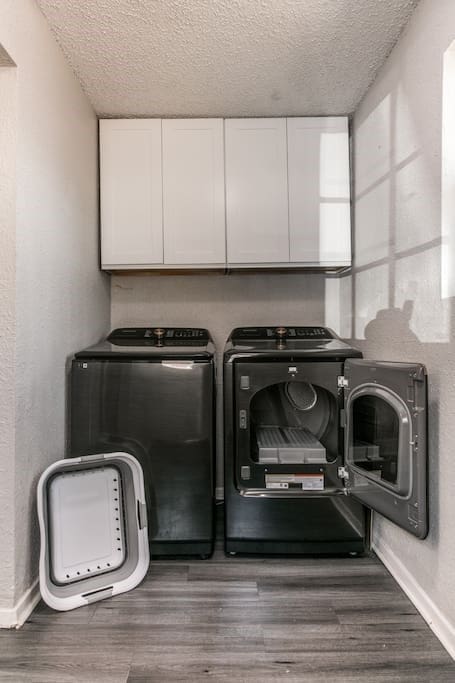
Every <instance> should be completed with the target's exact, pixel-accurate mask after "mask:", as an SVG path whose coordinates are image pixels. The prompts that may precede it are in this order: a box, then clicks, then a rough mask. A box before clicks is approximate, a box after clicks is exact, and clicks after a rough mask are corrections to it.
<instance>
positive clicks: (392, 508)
mask: <svg viewBox="0 0 455 683" xmlns="http://www.w3.org/2000/svg"><path fill="white" fill-rule="evenodd" d="M344 375H345V379H346V380H347V388H346V389H345V410H346V434H345V453H346V463H345V464H346V469H347V471H348V474H349V479H348V480H347V481H346V485H347V487H348V490H349V492H350V493H351V495H352V496H353V497H355V498H356V499H357V500H359V501H360V502H362V503H363V504H364V505H366V506H368V507H369V508H371V509H372V510H375V511H377V512H379V513H381V514H382V515H384V516H385V517H387V518H388V519H390V520H392V521H393V522H395V523H396V524H398V525H399V526H401V527H402V528H403V529H406V530H407V531H409V532H411V533H412V534H414V535H415V536H418V537H419V538H425V536H426V535H427V533H428V512H427V507H428V506H427V379H426V371H425V367H424V366H423V365H420V364H418V363H388V362H383V361H368V360H359V359H352V360H348V361H346V362H345V372H344Z"/></svg>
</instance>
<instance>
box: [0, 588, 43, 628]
mask: <svg viewBox="0 0 455 683" xmlns="http://www.w3.org/2000/svg"><path fill="white" fill-rule="evenodd" d="M40 598H41V594H40V590H39V579H36V581H34V583H32V585H31V586H30V588H28V589H27V590H26V591H25V593H24V594H23V595H22V597H21V598H20V600H18V602H17V603H16V604H15V606H14V607H11V609H0V628H20V627H21V626H22V624H24V622H25V621H26V620H27V619H28V617H29V616H30V614H31V613H32V612H33V610H34V609H35V607H36V605H37V604H38V602H39V600H40Z"/></svg>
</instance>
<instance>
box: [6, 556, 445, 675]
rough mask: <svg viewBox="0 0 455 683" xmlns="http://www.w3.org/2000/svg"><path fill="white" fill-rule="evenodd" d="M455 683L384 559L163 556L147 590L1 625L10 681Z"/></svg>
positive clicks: (151, 573) (43, 608)
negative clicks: (10, 626)
mask: <svg viewBox="0 0 455 683" xmlns="http://www.w3.org/2000/svg"><path fill="white" fill-rule="evenodd" d="M204 680H212V681H247V682H250V683H251V682H252V681H255V682H256V681H258V682H259V681H261V682H271V681H281V680H283V681H287V682H292V683H295V682H297V681H298V682H301V681H304V682H305V683H311V682H312V681H327V680H330V681H337V682H348V681H357V682H358V681H362V682H364V683H367V682H368V683H376V682H379V681H387V682H390V681H409V682H412V683H418V682H420V681H422V683H423V682H424V683H430V682H431V683H435V682H437V681H450V682H451V683H453V681H455V662H453V661H452V660H451V658H450V657H449V655H448V654H447V653H446V651H445V650H444V649H443V647H442V646H441V645H440V643H439V641H438V640H437V639H436V637H435V636H434V635H433V634H432V632H431V630H430V629H429V628H428V626H427V625H426V624H425V622H424V621H423V619H422V618H421V617H420V615H419V614H418V613H417V611H416V610H415V608H414V607H413V606H412V604H411V603H410V602H409V600H408V599H407V598H406V596H405V595H404V594H403V592H402V591H401V590H400V588H399V587H398V586H397V584H396V583H395V581H394V580H393V579H392V578H391V576H390V575H389V573H388V572H387V570H386V569H385V568H384V567H383V565H382V564H381V563H380V562H379V561H378V560H377V559H376V558H374V557H363V558H329V559H327V558H325V559H324V558H323V559H314V558H307V559H305V558H303V559H296V558H294V559H291V558H289V559H288V558H284V559H282V558H275V559H270V558H254V559H251V558H240V557H234V558H226V557H225V556H224V554H223V552H222V548H221V547H218V548H217V551H216V553H215V555H214V557H213V558H212V559H211V560H207V561H200V560H199V561H198V560H191V561H184V560H179V561H166V562H152V564H151V566H150V571H149V574H148V576H147V578H146V580H145V581H144V582H143V584H142V585H141V586H140V587H138V588H137V589H136V590H134V591H132V592H130V593H125V594H123V595H120V596H118V597H115V598H112V599H110V600H105V601H104V602H99V603H96V604H93V605H90V606H89V607H85V608H81V609H78V610H74V611H72V612H60V613H58V612H53V611H52V610H50V609H49V608H47V607H46V606H45V605H43V604H42V603H41V604H40V605H39V606H38V608H37V609H36V610H35V612H34V613H33V615H32V616H31V617H30V619H29V620H28V622H27V623H26V624H25V625H24V627H23V628H22V629H21V630H19V631H3V632H0V681H11V682H14V683H20V682H21V681H27V683H54V682H58V683H64V682H70V681H71V682H72V683H73V682H77V683H82V682H83V683H98V682H99V681H106V682H107V681H109V683H126V682H127V683H148V682H157V683H166V681H195V682H196V681H198V682H199V681H204Z"/></svg>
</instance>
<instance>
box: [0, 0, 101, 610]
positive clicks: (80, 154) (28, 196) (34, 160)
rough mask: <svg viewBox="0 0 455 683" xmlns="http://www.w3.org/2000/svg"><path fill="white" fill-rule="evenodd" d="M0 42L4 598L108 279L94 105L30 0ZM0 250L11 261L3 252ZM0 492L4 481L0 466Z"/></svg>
mask: <svg viewBox="0 0 455 683" xmlns="http://www.w3.org/2000/svg"><path fill="white" fill-rule="evenodd" d="M0 44H2V46H3V47H4V48H5V50H6V51H7V52H8V53H9V55H10V56H11V57H12V58H13V60H14V62H15V63H16V65H17V69H16V92H15V106H16V110H17V111H16V113H17V120H16V121H15V126H16V127H17V142H16V150H15V164H16V169H15V171H14V168H12V167H11V168H10V172H11V173H13V174H15V222H16V226H15V231H14V225H10V231H9V234H10V238H11V239H15V251H16V263H15V269H16V288H15V293H14V292H12V293H11V296H13V297H14V296H15V307H14V318H15V323H14V325H15V336H16V349H15V361H14V373H15V383H14V384H15V385H14V388H11V387H10V389H9V390H8V395H7V398H6V401H7V402H8V404H9V405H12V406H15V446H14V448H15V453H14V458H11V454H10V461H9V463H8V466H13V467H14V488H13V495H14V509H13V511H11V512H12V514H9V513H8V516H7V517H5V518H3V522H2V523H3V525H4V526H6V527H7V528H8V529H11V530H14V531H11V534H10V535H9V536H8V537H7V550H6V551H5V548H3V551H4V552H6V553H7V554H8V558H9V559H8V561H7V563H8V564H9V565H11V567H12V568H13V574H14V577H13V580H11V577H10V576H9V575H8V574H7V573H4V572H5V565H3V564H2V566H1V567H0V599H1V600H2V603H0V605H2V606H3V607H4V608H9V607H11V606H14V605H17V603H18V601H19V600H20V598H21V597H22V596H23V594H24V592H25V591H26V590H27V589H28V588H29V587H30V586H31V584H32V583H33V581H34V579H35V578H36V577H37V573H38V548H39V533H38V526H37V519H36V512H35V489H36V484H37V481H38V477H39V475H40V473H41V472H42V471H43V470H44V468H45V467H46V466H47V465H49V464H50V463H51V462H53V461H55V460H57V459H60V458H61V457H63V455H64V453H65V428H66V381H67V371H68V360H69V358H70V357H71V355H72V354H73V352H74V351H75V350H77V349H80V348H82V347H84V346H86V345H87V344H88V343H90V342H93V341H95V340H97V339H98V338H99V337H100V336H101V335H102V334H103V333H104V332H105V331H106V330H107V328H108V325H109V279H108V277H107V276H105V275H102V274H101V273H100V272H99V269H98V198H97V197H98V190H97V187H98V177H97V174H98V171H97V163H98V162H97V120H96V116H95V114H94V112H93V110H92V108H91V106H90V104H89V103H88V100H87V99H86V97H85V95H84V94H83V92H82V90H81V88H80V86H79V83H78V82H77V80H76V78H75V76H74V74H73V73H72V71H71V69H70V68H69V66H68V64H67V62H66V60H65V59H64V57H63V55H62V53H61V51H60V49H59V47H58V46H57V44H56V42H55V40H54V38H53V36H52V34H51V32H50V29H49V27H48V25H47V23H46V21H45V19H44V17H43V16H42V15H41V13H40V11H39V9H38V7H37V5H36V4H35V2H34V1H33V0H21V1H20V2H11V1H8V0H6V1H5V2H2V3H1V5H0ZM1 259H2V264H1V265H2V269H3V268H4V267H8V268H11V267H13V268H14V258H13V256H12V254H11V253H5V252H3V251H2V253H1ZM12 261H13V263H12ZM2 332H4V330H3V329H2ZM13 333H14V329H11V334H13ZM7 334H10V330H9V329H8V330H7ZM3 456H4V454H3V453H2V452H1V451H0V457H2V458H3ZM0 471H1V463H0ZM4 489H5V490H4ZM3 494H5V496H6V498H8V496H10V495H11V482H10V481H9V480H8V479H3V477H0V498H1V500H3ZM3 514H4V510H3V507H2V516H3ZM2 543H3V544H4V543H5V538H3V539H2Z"/></svg>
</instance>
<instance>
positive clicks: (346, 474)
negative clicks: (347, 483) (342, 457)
mask: <svg viewBox="0 0 455 683" xmlns="http://www.w3.org/2000/svg"><path fill="white" fill-rule="evenodd" d="M338 476H339V478H340V479H349V472H348V470H347V469H346V467H339V468H338Z"/></svg>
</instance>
